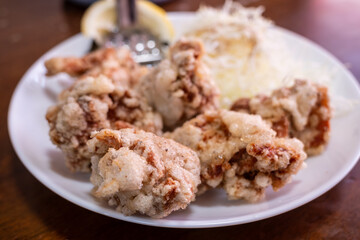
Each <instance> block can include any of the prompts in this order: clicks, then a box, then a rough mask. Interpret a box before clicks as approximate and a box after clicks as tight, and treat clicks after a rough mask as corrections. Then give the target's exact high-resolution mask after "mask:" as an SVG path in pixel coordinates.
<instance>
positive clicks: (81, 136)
mask: <svg viewBox="0 0 360 240" xmlns="http://www.w3.org/2000/svg"><path fill="white" fill-rule="evenodd" d="M46 119H47V121H48V122H49V125H50V132H49V135H50V138H51V140H52V142H53V143H54V144H55V145H57V146H58V147H59V148H60V149H61V150H62V151H63V152H64V154H65V157H66V165H67V167H69V168H70V170H72V171H89V170H90V157H91V154H90V153H89V152H88V150H87V147H86V141H87V140H88V139H89V137H90V133H91V132H92V131H95V130H101V129H103V128H112V129H120V128H126V127H137V128H140V129H144V130H147V131H150V132H155V133H158V134H161V129H162V120H161V116H160V115H159V114H157V113H154V112H153V111H152V109H151V107H150V106H148V104H147V103H146V100H145V99H144V98H141V97H140V96H138V94H136V92H134V91H132V90H131V89H126V88H121V87H119V86H115V85H114V84H113V82H112V81H111V80H110V79H109V78H107V77H105V76H103V75H100V76H98V77H96V78H94V77H90V76H88V77H85V78H82V79H81V80H77V81H75V82H74V84H73V85H72V86H71V87H70V88H69V89H67V90H65V91H64V92H62V93H61V95H60V96H59V101H58V103H57V104H56V105H55V106H52V107H50V108H49V109H48V111H47V113H46Z"/></svg>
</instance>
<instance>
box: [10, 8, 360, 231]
mask: <svg viewBox="0 0 360 240" xmlns="http://www.w3.org/2000/svg"><path fill="white" fill-rule="evenodd" d="M168 15H169V18H170V19H171V18H172V17H181V15H182V16H186V15H187V16H188V15H195V13H194V12H168ZM274 28H275V29H276V30H280V31H281V32H284V33H285V34H287V35H291V36H292V37H295V38H298V39H299V40H301V41H302V42H306V44H309V45H311V47H312V48H315V49H317V50H318V51H319V53H320V54H322V55H324V56H325V57H326V58H327V59H329V60H330V61H331V62H332V63H333V64H335V65H338V66H340V67H341V69H342V70H343V72H344V74H345V75H346V77H347V78H348V79H349V80H350V81H349V82H351V83H352V85H353V86H354V87H355V88H356V90H357V92H358V93H360V84H359V82H358V81H357V80H356V78H355V77H354V75H353V74H352V73H351V72H350V71H349V70H348V69H347V68H346V67H345V66H344V64H343V63H341V61H340V60H338V59H337V58H336V57H335V56H334V55H333V54H331V53H330V52H329V51H328V50H326V49H325V48H323V47H322V46H320V45H318V44H316V43H315V42H313V41H311V40H309V39H308V38H306V37H304V36H301V35H300V34H298V33H295V32H292V31H290V30H287V29H285V28H282V27H279V26H274ZM79 37H82V35H81V33H78V34H75V35H73V36H71V37H70V38H67V39H65V40H64V41H62V42H60V43H59V44H57V45H55V46H54V47H52V48H51V49H49V50H48V51H46V53H45V54H43V55H42V56H41V57H40V58H38V59H37V60H36V61H35V62H34V63H33V64H32V65H31V67H30V68H29V69H28V70H27V71H26V72H25V74H24V75H23V76H22V77H21V79H20V81H19V82H18V83H17V86H16V88H15V90H14V92H13V94H12V96H11V100H10V104H9V108H8V116H7V127H8V133H9V137H10V141H11V144H12V147H13V148H14V150H15V152H16V154H17V156H18V158H19V159H20V161H21V162H22V163H23V165H24V166H25V167H26V168H27V170H28V171H29V172H30V173H31V174H32V175H33V176H34V177H35V178H36V179H37V180H38V181H39V182H40V183H42V184H43V185H44V186H46V187H47V188H48V189H49V190H51V191H52V192H54V193H56V194H57V195H59V196H60V197H62V198H64V199H66V200H68V201H70V202H72V203H73V204H75V205H78V206H80V207H82V208H85V209H88V210H90V211H92V212H95V213H98V214H102V215H105V216H108V217H112V218H115V219H119V220H122V221H126V222H131V223H137V224H142V225H147V226H154V227H167V228H213V227H224V226H233V225H239V224H244V223H250V222H255V221H260V220H263V219H266V218H270V217H273V216H276V215H280V214H283V213H285V212H288V211H291V210H293V209H295V208H298V207H300V206H302V205H305V204H307V203H309V202H310V201H312V200H314V199H316V198H318V197H319V196H321V195H323V194H324V193H326V192H327V191H329V190H330V189H331V188H333V187H335V185H337V184H338V183H339V182H340V181H341V180H342V179H344V178H345V177H346V175H347V174H348V173H349V172H350V171H351V170H352V169H353V167H354V166H355V165H356V163H357V162H358V161H359V158H360V148H358V149H357V150H356V153H354V156H353V158H354V160H352V161H351V162H349V163H348V165H347V167H346V168H345V169H343V171H341V172H340V173H339V174H337V175H336V178H331V179H330V181H328V182H327V183H326V184H323V185H322V187H321V188H317V189H315V190H314V191H312V192H311V193H312V194H306V195H304V196H303V197H301V198H299V199H296V200H294V201H292V202H290V203H287V204H286V205H285V207H284V206H283V205H281V206H277V207H275V208H273V209H270V210H265V211H263V212H261V213H257V214H255V216H253V217H250V218H249V215H244V216H240V217H232V218H227V219H221V220H205V221H204V220H202V221H194V220H187V221H186V223H185V224H179V221H178V220H168V219H152V218H149V217H146V218H142V217H136V216H135V217H134V216H130V217H129V216H124V215H119V213H118V212H116V211H115V210H112V209H106V210H104V209H103V208H101V207H100V206H97V205H94V204H93V203H88V202H87V201H85V200H83V199H82V198H80V197H77V196H76V195H70V196H69V194H68V193H66V192H64V191H63V190H62V189H61V188H59V187H57V186H56V184H55V183H53V182H48V181H46V178H47V177H46V176H45V175H44V174H43V173H42V171H41V170H39V169H37V167H36V166H35V165H33V164H31V161H29V159H28V158H27V156H26V155H25V154H23V153H22V152H21V151H20V149H19V147H18V146H17V145H16V144H15V140H14V135H15V133H14V131H15V130H14V126H13V121H12V119H13V118H14V117H15V116H14V105H15V103H14V102H15V99H16V98H17V96H18V94H19V91H20V89H21V86H22V85H23V84H24V83H25V79H27V78H28V76H29V75H30V74H31V73H32V72H33V71H34V69H35V68H36V66H38V65H39V64H40V63H41V62H43V61H44V59H45V58H46V57H47V56H48V55H51V53H52V52H55V51H57V49H59V48H62V47H63V46H64V45H66V44H68V43H69V42H71V41H73V40H74V39H77V38H79Z"/></svg>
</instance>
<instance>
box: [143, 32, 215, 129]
mask: <svg viewBox="0 0 360 240" xmlns="http://www.w3.org/2000/svg"><path fill="white" fill-rule="evenodd" d="M203 54H204V49H203V45H202V43H201V42H200V41H199V40H194V39H181V40H179V41H177V42H176V43H175V44H174V45H173V46H172V47H171V49H170V56H169V59H165V60H163V61H162V62H161V63H160V64H159V65H158V66H156V67H155V68H153V69H152V70H151V71H150V72H149V73H148V74H147V75H145V76H144V78H143V79H142V81H141V82H142V83H141V90H142V92H143V94H144V95H145V96H146V98H147V100H148V101H149V103H150V104H151V105H152V106H153V107H154V109H155V110H156V111H158V112H159V113H160V114H161V115H162V116H163V122H164V125H165V127H167V128H168V129H170V130H171V129H173V128H175V127H177V126H180V125H181V124H182V123H183V122H185V121H186V120H188V119H191V118H193V117H194V116H196V115H198V114H200V113H203V112H204V111H206V110H213V109H217V108H218V98H219V91H218V89H217V87H216V86H215V84H214V82H213V81H212V79H211V78H210V75H209V73H208V69H207V67H206V66H205V65H204V63H203V62H202V56H203Z"/></svg>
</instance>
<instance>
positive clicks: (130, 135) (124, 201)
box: [88, 129, 200, 218]
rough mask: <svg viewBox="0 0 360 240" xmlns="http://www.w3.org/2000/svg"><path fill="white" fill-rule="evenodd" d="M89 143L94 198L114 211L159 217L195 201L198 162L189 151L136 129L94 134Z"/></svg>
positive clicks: (198, 176)
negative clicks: (105, 202)
mask: <svg viewBox="0 0 360 240" xmlns="http://www.w3.org/2000/svg"><path fill="white" fill-rule="evenodd" d="M88 145H89V150H90V152H91V154H92V155H93V157H92V159H91V162H92V175H91V178H90V180H91V182H92V183H93V184H94V186H95V187H94V189H93V195H94V196H95V197H97V198H100V199H103V200H105V201H107V202H108V204H109V205H110V206H116V210H117V211H119V212H121V213H123V214H125V215H131V214H134V213H136V212H139V213H142V214H146V215H149V216H151V217H154V218H162V217H166V216H167V215H169V214H170V213H171V212H173V211H176V210H178V209H185V208H186V207H187V206H188V205H189V203H190V202H192V201H194V200H195V194H196V191H197V186H198V185H199V184H200V160H199V158H198V157H197V155H196V153H195V152H194V151H192V150H191V149H189V148H187V147H185V146H183V145H181V144H179V143H176V142H174V141H172V140H171V139H166V138H162V137H159V136H156V135H154V134H152V133H148V132H144V131H141V130H135V129H122V130H119V131H115V130H109V129H104V130H101V131H100V132H95V133H93V134H92V139H91V140H89V142H88Z"/></svg>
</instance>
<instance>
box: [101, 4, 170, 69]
mask: <svg viewBox="0 0 360 240" xmlns="http://www.w3.org/2000/svg"><path fill="white" fill-rule="evenodd" d="M116 13H117V29H116V31H114V32H113V33H111V34H109V35H108V36H107V38H106V40H105V44H104V46H105V47H118V46H123V47H126V48H128V49H129V50H130V51H131V55H132V56H133V58H134V60H135V61H136V62H138V63H139V64H142V65H154V64H156V63H157V62H159V61H160V60H161V59H162V57H163V51H162V49H163V47H162V45H163V44H162V43H161V41H160V40H159V39H158V38H157V37H155V36H154V35H153V34H151V33H150V32H149V31H148V30H146V29H143V28H140V27H138V26H137V25H136V1H135V0H116ZM165 45H166V44H165Z"/></svg>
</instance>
